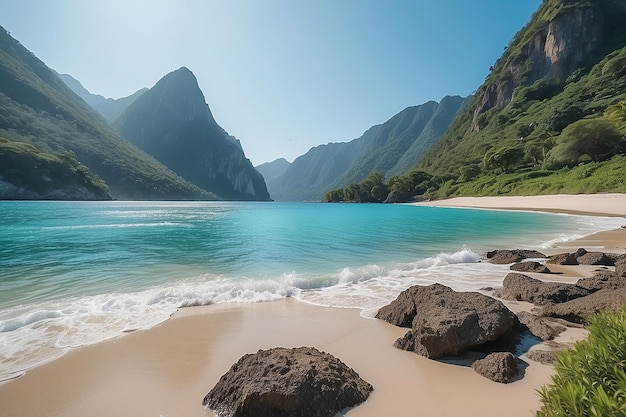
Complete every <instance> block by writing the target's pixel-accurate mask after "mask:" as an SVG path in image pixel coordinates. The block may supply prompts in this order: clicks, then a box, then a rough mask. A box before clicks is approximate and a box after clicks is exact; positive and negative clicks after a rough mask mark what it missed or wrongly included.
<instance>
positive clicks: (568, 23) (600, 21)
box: [471, 0, 626, 132]
mask: <svg viewBox="0 0 626 417" xmlns="http://www.w3.org/2000/svg"><path fill="white" fill-rule="evenodd" d="M553 3H554V2H547V1H544V4H543V5H542V6H541V8H540V9H539V10H538V11H537V13H536V17H535V18H534V19H533V21H534V23H535V27H536V28H537V29H535V31H534V32H533V33H528V32H524V31H523V32H521V33H520V34H518V35H517V36H516V38H515V39H514V40H513V41H512V45H511V48H509V51H516V52H515V54H510V53H505V54H504V55H503V57H502V58H501V59H500V60H499V62H498V63H497V64H496V66H495V68H494V72H495V73H496V74H497V75H498V76H497V77H495V76H494V77H489V78H488V79H487V83H486V84H485V88H484V90H483V92H482V95H481V96H480V97H479V99H478V101H477V105H476V107H475V108H474V113H473V121H472V125H471V129H472V131H474V132H477V131H479V130H480V128H481V126H480V124H479V116H480V115H481V114H483V113H485V112H486V111H487V110H489V109H491V108H494V107H498V108H502V107H504V106H505V105H507V104H508V103H509V102H511V99H512V98H513V94H514V92H515V90H516V88H517V87H518V86H530V85H532V84H533V83H535V82H536V81H538V80H543V81H544V82H545V83H546V85H560V84H562V83H564V82H565V81H566V79H567V78H568V77H569V76H570V75H571V74H573V73H574V72H575V71H576V70H578V69H579V68H585V67H587V66H589V65H591V64H592V63H594V62H596V61H597V59H598V58H599V57H600V56H601V54H602V52H603V48H604V47H605V43H606V42H607V41H608V37H609V35H610V33H609V32H610V28H608V27H607V26H608V25H607V23H606V22H607V20H609V19H608V18H607V16H606V15H605V12H604V11H603V9H606V10H612V11H613V12H614V14H616V15H618V14H623V13H624V9H626V7H625V6H624V4H618V3H617V2H615V1H611V0H603V1H598V2H587V3H584V4H583V3H582V2H580V3H581V4H578V5H576V6H575V7H574V6H573V7H561V6H555V5H554V4H553ZM602 3H604V4H602ZM557 7H559V8H560V10H559V11H558V12H556V13H555V11H554V10H551V9H555V8H557ZM522 35H523V36H522Z"/></svg>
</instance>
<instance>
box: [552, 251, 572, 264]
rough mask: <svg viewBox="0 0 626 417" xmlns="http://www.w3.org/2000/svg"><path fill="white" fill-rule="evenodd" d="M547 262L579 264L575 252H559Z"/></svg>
mask: <svg viewBox="0 0 626 417" xmlns="http://www.w3.org/2000/svg"><path fill="white" fill-rule="evenodd" d="M546 263H549V264H554V265H578V261H577V260H576V256H574V254H573V253H559V254H556V255H552V256H550V257H549V258H548V260H547V261H546Z"/></svg>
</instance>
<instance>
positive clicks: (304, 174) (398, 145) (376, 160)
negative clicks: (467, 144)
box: [268, 96, 468, 201]
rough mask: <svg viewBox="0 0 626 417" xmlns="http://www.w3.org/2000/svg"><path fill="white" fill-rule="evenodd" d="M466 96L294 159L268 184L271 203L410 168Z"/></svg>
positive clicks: (318, 195)
mask: <svg viewBox="0 0 626 417" xmlns="http://www.w3.org/2000/svg"><path fill="white" fill-rule="evenodd" d="M467 102H468V99H467V98H461V97H458V96H455V97H449V96H448V97H444V98H443V99H442V100H441V102H440V103H437V102H435V101H429V102H427V103H424V104H421V105H418V106H412V107H407V108H406V109H404V110H402V111H401V112H400V113H398V114H396V115H395V116H393V117H392V118H391V119H389V120H388V121H386V122H385V123H383V124H381V125H376V126H373V127H372V128H370V129H368V130H367V131H366V132H365V133H364V134H363V135H362V136H361V137H359V138H357V139H354V140H352V141H350V142H346V143H329V144H326V145H321V146H317V147H314V148H312V149H310V150H309V151H308V152H307V153H306V154H304V155H302V156H300V157H299V158H297V159H296V160H295V161H294V162H293V163H292V164H291V166H289V168H288V169H287V170H286V171H285V172H284V174H283V175H281V176H279V177H276V178H273V179H271V180H268V188H269V190H270V193H271V194H272V196H273V197H274V198H275V199H276V200H315V201H319V200H321V199H322V198H323V196H324V194H325V193H326V192H327V191H328V190H330V189H333V188H341V187H346V186H347V185H349V184H350V183H355V182H359V181H362V180H364V179H365V178H366V177H368V176H369V175H370V174H372V173H374V172H378V173H380V174H382V175H383V176H386V177H390V176H394V175H398V174H402V173H404V172H406V171H407V170H408V169H410V168H411V167H412V166H414V165H415V164H416V163H417V162H418V161H419V160H420V159H421V158H422V156H423V155H424V154H425V153H426V152H428V151H429V150H430V149H431V148H432V147H433V145H434V144H435V143H436V142H437V141H438V140H439V138H440V137H441V135H442V134H443V133H444V132H445V131H446V129H447V128H448V126H449V125H450V123H451V122H452V120H453V119H454V117H455V116H456V115H457V114H458V113H459V111H460V109H462V108H463V106H464V105H465V104H466V103H467Z"/></svg>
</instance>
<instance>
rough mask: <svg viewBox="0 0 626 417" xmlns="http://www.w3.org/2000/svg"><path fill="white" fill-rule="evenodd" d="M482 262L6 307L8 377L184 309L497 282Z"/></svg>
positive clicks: (326, 301) (438, 259)
mask: <svg viewBox="0 0 626 417" xmlns="http://www.w3.org/2000/svg"><path fill="white" fill-rule="evenodd" d="M468 262H469V263H470V264H468ZM478 262H479V256H478V255H477V254H475V253H474V252H472V251H471V250H469V249H462V250H461V251H459V252H456V253H452V254H445V253H442V254H440V255H438V256H435V257H432V258H428V259H424V260H419V261H416V262H413V263H403V264H392V265H382V266H381V265H365V266H362V267H346V268H342V269H340V270H338V271H336V273H333V274H328V275H315V276H313V275H307V274H298V273H296V272H291V273H286V274H283V275H281V276H279V277H276V278H274V279H270V278H268V279H258V278H250V279H245V278H238V279H228V278H224V277H215V276H209V275H202V276H197V277H192V278H188V279H181V280H178V281H174V282H170V283H168V284H166V285H162V286H158V287H155V288H151V289H148V290H145V291H139V292H129V293H108V294H101V295H95V296H88V297H76V298H68V299H65V300H58V301H55V302H50V303H46V304H45V305H31V306H18V307H15V308H12V309H8V310H4V311H2V312H0V345H1V346H3V356H2V358H0V380H1V379H6V378H8V377H9V376H11V375H15V374H16V373H19V372H22V371H24V370H27V369H30V368H32V367H34V366H38V365H40V364H42V363H44V362H46V361H49V360H52V359H55V358H57V357H59V356H61V355H63V354H64V353H65V352H66V351H67V350H68V349H71V348H75V347H80V346H85V345H90V344H93V343H97V342H100V341H103V340H107V339H111V338H114V337H117V336H119V335H121V334H122V333H124V332H129V331H134V330H140V329H148V328H151V327H153V326H155V325H157V324H158V323H161V322H163V321H164V320H167V319H168V318H169V317H170V316H171V315H172V314H173V313H174V312H175V311H176V310H177V309H178V308H180V307H187V306H199V305H209V304H214V303H242V302H262V301H271V300H277V299H282V298H286V297H295V298H297V299H300V300H302V301H305V302H309V303H315V304H320V305H326V306H341V307H354V308H360V309H363V310H370V309H372V308H377V307H379V306H380V305H383V304H385V303H387V302H389V301H391V300H392V299H393V298H395V297H396V296H397V294H398V293H399V292H400V291H402V290H404V289H406V288H408V287H409V286H411V285H414V284H429V283H432V282H436V281H438V282H442V283H444V284H446V285H450V286H452V287H453V288H456V289H465V288H472V289H477V288H479V287H480V286H483V285H487V284H492V283H494V282H495V274H494V278H490V279H485V278H484V277H485V274H484V271H485V268H483V265H484V266H485V267H487V268H493V267H489V265H488V264H482V263H478ZM454 265H457V268H454V267H453V266H454ZM468 265H473V266H472V267H468ZM502 276H503V275H501V274H500V279H502ZM455 277H458V278H455Z"/></svg>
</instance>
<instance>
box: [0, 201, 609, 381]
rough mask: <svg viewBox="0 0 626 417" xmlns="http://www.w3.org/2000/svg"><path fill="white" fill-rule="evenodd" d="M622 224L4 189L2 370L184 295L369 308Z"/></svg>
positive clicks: (154, 319)
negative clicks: (108, 198)
mask: <svg viewBox="0 0 626 417" xmlns="http://www.w3.org/2000/svg"><path fill="white" fill-rule="evenodd" d="M618 226H619V224H617V220H615V219H611V218H602V217H583V216H568V215H555V214H545V213H533V212H513V211H493V210H469V209H453V208H431V207H416V206H412V205H382V204H381V205H375V204H370V205H357V204H321V203H254V202H245V203H238V202H117V201H114V202H14V201H6V202H0V380H1V379H2V378H3V377H2V375H4V378H5V379H6V378H8V377H11V376H15V375H17V374H19V373H20V372H23V371H24V370H25V369H28V368H29V367H32V366H36V365H37V364H39V363H42V362H45V361H47V360H50V359H53V358H54V357H58V356H59V355H61V354H63V353H64V352H65V351H66V350H67V349H69V348H72V347H76V346H82V345H86V344H90V343H96V342H98V341H101V340H104V339H107V338H111V337H115V336H117V335H119V334H120V333H122V332H124V331H132V330H136V329H144V328H149V327H151V326H154V325H155V324H157V323H159V322H162V321H163V320H166V319H167V318H168V317H169V316H170V315H171V314H172V313H173V312H174V311H175V310H176V309H177V308H179V307H182V306H191V305H205V304H211V303H220V302H258V301H268V300H273V299H278V298H284V297H296V298H299V299H301V300H303V301H306V302H310V303H315V304H320V305H329V306H330V305H332V306H339V307H354V308H360V309H361V310H362V311H363V314H364V315H369V314H371V313H372V312H373V311H375V310H376V309H377V308H378V307H380V306H381V305H384V304H385V303H387V302H389V301H390V300H391V299H393V298H394V297H395V296H396V295H397V294H398V293H399V292H400V291H402V290H403V289H405V288H408V287H409V286H410V285H413V284H428V283H432V282H441V283H443V284H445V285H450V286H452V287H453V288H455V289H458V290H476V289H479V288H481V286H487V285H499V284H500V283H501V280H502V278H503V277H504V275H505V273H506V267H502V266H495V265H490V264H487V263H484V262H480V261H481V254H482V253H484V252H485V251H486V250H491V249H495V248H512V247H515V248H541V247H548V246H551V245H552V244H553V243H554V242H555V241H563V240H568V239H573V238H577V237H581V236H584V235H586V234H590V233H592V232H595V231H598V230H605V229H610V228H615V227H618Z"/></svg>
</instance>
